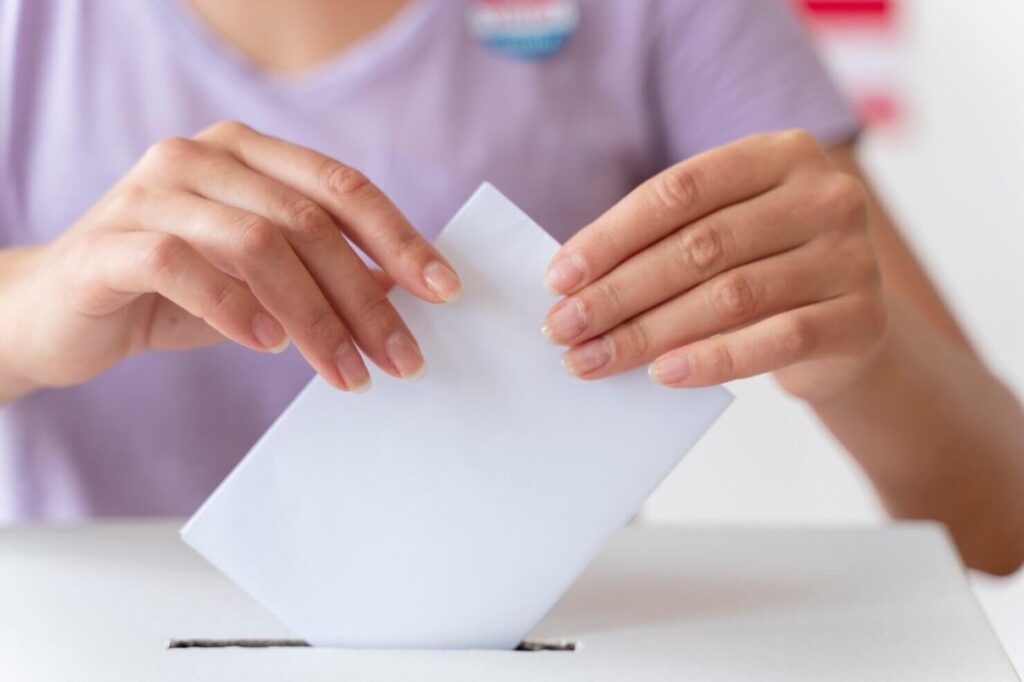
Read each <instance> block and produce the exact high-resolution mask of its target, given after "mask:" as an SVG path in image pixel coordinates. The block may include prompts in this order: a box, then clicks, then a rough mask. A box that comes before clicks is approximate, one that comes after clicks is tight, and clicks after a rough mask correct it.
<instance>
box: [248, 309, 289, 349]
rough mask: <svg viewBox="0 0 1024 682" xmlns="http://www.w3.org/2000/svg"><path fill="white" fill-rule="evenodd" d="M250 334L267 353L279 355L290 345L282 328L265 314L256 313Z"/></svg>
mask: <svg viewBox="0 0 1024 682" xmlns="http://www.w3.org/2000/svg"><path fill="white" fill-rule="evenodd" d="M252 333H253V336H255V337H256V340H257V341H259V342H260V345H261V346H263V348H265V349H266V350H267V352H269V353H280V352H282V351H284V349H285V348H287V347H288V344H289V343H291V341H290V339H289V338H288V334H287V333H285V331H284V327H282V326H281V325H280V324H279V323H278V321H277V320H275V319H274V318H272V317H271V316H270V315H267V314H266V313H256V317H254V318H253V319H252Z"/></svg>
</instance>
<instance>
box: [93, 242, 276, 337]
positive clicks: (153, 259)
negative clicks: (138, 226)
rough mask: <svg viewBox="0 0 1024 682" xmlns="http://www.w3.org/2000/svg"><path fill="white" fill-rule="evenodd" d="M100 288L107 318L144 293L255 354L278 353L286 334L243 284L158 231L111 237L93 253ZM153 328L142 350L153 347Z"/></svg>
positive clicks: (183, 243) (97, 312)
mask: <svg viewBox="0 0 1024 682" xmlns="http://www.w3.org/2000/svg"><path fill="white" fill-rule="evenodd" d="M95 253H97V254H101V255H100V256H98V257H97V258H96V259H95V263H96V267H97V268H98V277H97V280H96V281H97V282H98V284H99V285H100V286H101V287H103V288H105V289H106V290H107V291H108V292H110V293H111V294H112V295H110V296H107V297H106V300H105V302H104V304H103V307H104V308H106V309H105V310H103V309H97V310H95V311H93V312H95V313H96V314H104V313H109V312H113V311H114V310H116V309H118V308H120V307H123V306H124V305H127V304H128V303H130V302H131V301H132V300H134V299H135V298H138V297H139V296H141V295H142V294H147V293H157V294H159V295H160V296H163V297H164V298H166V299H168V300H169V301H172V302H173V303H175V304H177V305H178V306H180V307H181V308H182V309H184V310H185V311H187V312H188V313H189V314H190V315H192V316H194V317H197V318H199V319H201V320H203V321H204V322H205V323H206V324H208V325H209V326H210V327H212V328H213V329H215V330H216V331H217V332H219V333H220V334H222V335H223V336H225V337H226V338H229V339H231V340H232V341H235V342H237V343H240V344H242V345H243V346H247V347H249V348H252V349H254V350H260V351H271V352H280V351H282V350H284V348H285V347H286V346H287V345H288V337H287V335H286V334H285V330H284V329H283V328H282V327H281V325H280V324H278V322H277V321H276V320H275V319H274V317H273V316H272V315H271V314H270V313H269V312H268V311H267V310H266V309H265V308H264V307H263V306H262V305H260V303H259V301H257V300H256V297H255V296H254V295H253V294H252V292H250V291H249V289H248V287H246V286H245V285H244V284H243V283H242V282H239V281H238V280H236V279H233V278H232V277H229V276H228V275H226V274H224V273H223V272H221V271H220V270H218V269H217V268H215V267H214V266H213V265H211V264H210V263H209V262H207V261H206V260H205V259H204V258H203V257H202V256H200V255H199V253H197V252H196V250H195V249H193V248H192V247H191V246H190V245H189V244H188V242H186V241H185V240H184V239H181V238H179V237H176V236H173V235H167V234H158V233H154V232H127V233H115V234H111V235H107V236H106V237H105V238H104V239H103V244H102V245H101V246H100V247H99V248H97V249H96V250H95ZM152 332H153V330H152V328H151V327H150V328H147V329H145V330H144V334H143V336H144V338H143V340H142V344H141V345H142V347H145V348H151V347H153V345H154V344H153V343H152V339H151V337H152Z"/></svg>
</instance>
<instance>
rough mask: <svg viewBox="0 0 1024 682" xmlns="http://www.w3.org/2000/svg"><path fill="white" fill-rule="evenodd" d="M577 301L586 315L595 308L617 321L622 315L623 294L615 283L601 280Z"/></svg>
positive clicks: (578, 297)
mask: <svg viewBox="0 0 1024 682" xmlns="http://www.w3.org/2000/svg"><path fill="white" fill-rule="evenodd" d="M577 299H578V300H579V301H580V305H582V306H583V310H584V313H585V314H586V313H587V312H588V311H590V310H592V309H593V308H594V307H597V308H600V309H601V310H603V311H604V313H605V315H604V316H606V317H608V318H613V319H617V318H619V316H620V315H621V314H622V307H623V306H622V293H621V292H620V291H619V287H618V285H616V284H615V283H614V282H610V281H608V280H599V281H598V282H595V283H594V285H593V286H592V287H591V288H590V290H589V291H587V290H584V291H583V292H581V293H580V295H579V296H577ZM595 304H596V305H595Z"/></svg>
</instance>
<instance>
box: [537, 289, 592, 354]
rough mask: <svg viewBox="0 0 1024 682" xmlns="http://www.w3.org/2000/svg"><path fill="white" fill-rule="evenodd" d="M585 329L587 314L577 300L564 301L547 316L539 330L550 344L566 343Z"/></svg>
mask: <svg viewBox="0 0 1024 682" xmlns="http://www.w3.org/2000/svg"><path fill="white" fill-rule="evenodd" d="M586 328H587V313H586V311H585V310H584V309H583V302H582V301H580V300H579V299H577V298H570V299H566V300H565V301H563V302H562V303H561V305H559V306H558V307H556V308H555V309H554V310H553V311H551V313H550V314H549V315H548V319H547V321H545V323H544V326H543V327H541V328H540V331H541V333H542V334H544V337H545V338H546V339H547V340H548V341H550V342H551V343H559V342H561V343H568V342H569V341H572V340H573V339H575V338H576V337H577V336H579V335H580V334H582V333H583V331H584V330H585V329H586Z"/></svg>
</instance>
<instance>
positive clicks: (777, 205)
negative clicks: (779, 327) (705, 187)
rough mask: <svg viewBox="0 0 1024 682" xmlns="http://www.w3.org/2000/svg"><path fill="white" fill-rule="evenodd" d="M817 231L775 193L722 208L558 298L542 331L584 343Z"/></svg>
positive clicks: (784, 197) (782, 195)
mask: <svg viewBox="0 0 1024 682" xmlns="http://www.w3.org/2000/svg"><path fill="white" fill-rule="evenodd" d="M815 230H816V227H815V225H814V222H813V220H811V219H810V216H805V215H801V213H800V211H794V210H793V208H792V206H791V202H790V201H789V199H788V196H787V195H786V194H785V193H783V192H781V191H779V190H774V191H769V192H768V193H767V194H764V195H762V196H761V197H758V198H755V199H754V200H752V201H746V202H743V203H740V204H735V205H732V206H729V207H726V208H723V209H721V210H719V211H716V212H715V213H712V214H711V215H708V216H705V217H703V218H701V219H699V220H697V221H696V222H694V223H692V224H691V225H689V226H687V227H685V228H683V229H681V230H677V231H675V232H672V233H670V234H669V235H668V236H667V237H665V238H663V239H662V240H661V241H659V242H657V243H655V244H653V245H652V246H650V247H649V248H647V249H645V250H644V251H641V252H640V253H638V254H636V255H635V256H632V257H631V258H629V259H628V260H627V261H626V262H625V263H623V264H621V265H619V266H618V267H617V268H615V269H614V270H612V271H611V272H609V273H608V274H607V275H605V276H604V277H601V278H600V279H598V280H597V281H596V282H593V283H591V284H589V285H587V286H585V287H584V288H583V289H581V290H580V291H578V292H577V293H576V294H574V295H572V296H570V297H569V298H566V299H563V300H561V301H559V302H558V304H556V305H555V306H554V307H553V308H552V309H551V311H550V312H549V313H548V315H547V317H546V319H545V324H544V327H543V330H542V331H544V334H545V336H547V338H548V340H550V341H552V342H553V343H560V344H579V343H582V342H583V341H586V340H587V339H590V338H593V337H595V336H598V335H600V334H603V333H605V332H606V331H608V330H609V329H612V328H613V327H615V326H617V325H619V324H621V323H622V322H625V321H626V320H628V319H630V318H632V317H635V316H636V315H638V314H640V313H642V312H643V311H645V310H648V309H650V308H653V307H654V306H656V305H658V304H660V303H663V302H664V301H666V300H668V299H669V298H672V297H674V296H677V295H679V294H680V293H681V292H684V291H687V290H689V289H691V288H692V287H694V286H696V285H697V284H700V283H701V282H704V281H706V280H708V279H711V278H712V277H714V276H716V275H719V274H721V273H722V272H725V271H726V270H730V269H733V268H735V267H738V266H740V265H745V264H747V263H750V262H753V261H755V260H758V259H763V258H767V257H770V256H774V255H778V254H780V253H782V252H785V251H788V250H790V249H793V248H795V247H797V246H799V245H801V244H804V243H805V242H807V241H808V240H809V239H811V238H813V236H814V235H815Z"/></svg>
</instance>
